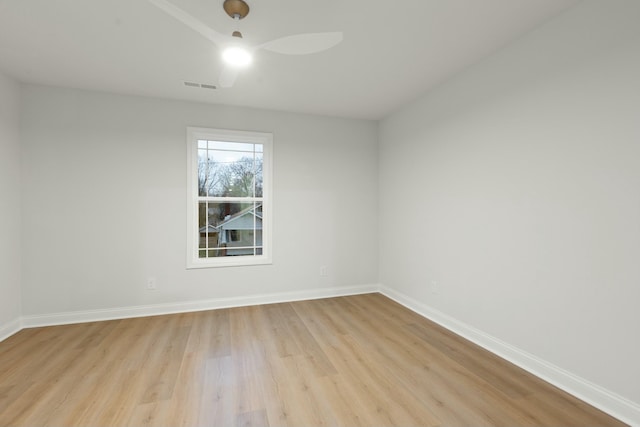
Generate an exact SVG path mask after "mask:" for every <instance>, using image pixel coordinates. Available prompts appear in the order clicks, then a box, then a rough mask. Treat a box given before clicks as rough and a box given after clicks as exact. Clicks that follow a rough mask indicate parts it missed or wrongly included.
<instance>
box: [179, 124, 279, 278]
mask: <svg viewBox="0 0 640 427" xmlns="http://www.w3.org/2000/svg"><path fill="white" fill-rule="evenodd" d="M188 139H189V147H190V150H189V151H190V166H191V167H190V171H189V175H190V179H189V181H190V192H191V193H192V197H191V201H190V206H191V209H190V210H191V218H192V221H191V222H192V224H191V225H190V228H191V230H190V235H191V237H192V238H191V244H190V250H191V252H192V254H191V255H192V259H191V264H192V265H191V266H194V267H195V266H222V265H246V264H256V263H266V262H270V257H269V256H268V255H269V252H270V251H269V249H270V248H268V240H267V239H266V237H267V236H268V235H269V232H270V230H269V227H268V222H267V221H266V219H268V218H267V217H268V215H269V212H268V207H269V202H270V200H268V198H267V197H266V196H267V194H268V192H267V191H266V190H267V188H265V187H266V186H268V185H269V172H270V170H269V169H270V168H269V166H270V162H269V160H270V148H271V135H270V134H263V133H255V132H240V131H220V130H215V129H193V128H190V130H189V138H188Z"/></svg>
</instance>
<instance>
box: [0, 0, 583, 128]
mask: <svg viewBox="0 0 640 427" xmlns="http://www.w3.org/2000/svg"><path fill="white" fill-rule="evenodd" d="M578 1H579V0H404V1H399V0H387V1H383V0H247V2H248V3H249V5H250V7H251V13H250V14H249V16H248V17H247V18H245V19H244V20H242V21H241V22H240V30H241V31H242V32H243V34H244V36H245V40H246V41H248V42H249V43H250V44H259V43H262V42H265V41H268V40H271V39H275V38H278V37H283V36H287V35H291V34H298V33H306V32H324V31H343V32H344V41H343V42H342V44H340V45H338V46H337V47H334V48H333V49H330V50H328V51H325V52H321V53H318V54H315V55H308V56H285V55H280V54H276V53H271V52H267V51H259V53H258V54H257V56H256V58H255V60H254V63H253V65H252V67H251V68H250V69H247V70H244V71H243V72H242V73H241V74H240V76H239V77H238V79H237V81H236V84H235V86H234V87H232V88H228V89H215V90H209V89H200V88H192V87H186V86H185V85H184V83H183V82H184V81H191V82H199V83H209V84H216V83H217V78H218V73H219V71H220V68H221V62H220V59H219V52H218V49H217V47H216V46H215V45H213V44H212V43H211V42H209V41H208V40H206V39H205V38H204V37H202V36H201V35H200V34H198V33H195V32H194V31H192V30H191V29H189V28H188V27H186V26H184V25H183V24H181V23H180V22H178V21H176V20H175V19H174V18H172V17H170V16H168V15H166V14H165V13H164V12H162V11H161V10H159V9H158V8H156V7H154V6H153V5H152V4H151V3H149V2H148V1H147V0H0V71H2V72H4V73H5V74H7V75H9V76H12V77H14V78H16V79H18V80H19V81H22V82H28V83H38V84H46V85H55V86H63V87H73V88H81V89H93V90H99V91H108V92H115V93H123V94H138V95H148V96H154V97H161V98H169V99H179V100H193V101H200V102H208V103H215V104H228V105H241V106H251V107H259V108H267V109H274V110H283V111H293V112H303V113H312V114H322V115H331V116H341V117H349V118H364V119H380V118H382V117H384V116H386V115H387V114H389V113H391V112H393V111H394V110H396V109H397V108H399V107H401V106H402V105H404V104H406V103H407V102H410V101H411V100H413V99H415V98H417V97H418V96H420V95H421V94H423V93H425V92H426V91H428V90H429V89H430V88H432V87H434V86H435V85H438V84H440V83H442V82H443V81H444V80H446V79H447V78H449V77H451V76H452V75H454V74H456V73H458V72H460V71H461V70H462V69H464V68H465V67H468V66H469V65H471V64H473V63H475V62H477V61H479V60H481V59H482V58H483V57H485V56H487V55H489V54H491V53H492V52H494V51H496V50H497V49H499V48H501V47H503V46H505V45H506V44H508V43H509V42H510V41H512V40H514V39H516V38H518V37H520V36H522V35H523V34H524V33H526V32H528V31H530V30H531V29H533V28H535V27H536V26H538V25H540V24H542V23H543V22H545V21H546V20H548V19H550V18H551V17H553V16H554V15H556V14H558V13H560V12H562V11H563V10H564V9H566V8H567V7H569V6H571V5H573V4H575V3H577V2H578ZM172 2H173V3H174V4H175V5H176V6H178V7H180V8H182V9H184V10H185V11H187V12H189V13H190V14H192V15H194V16H196V17H198V18H199V19H200V20H201V21H203V22H205V23H206V24H208V25H209V26H211V27H212V28H214V29H216V30H218V31H219V32H223V33H230V32H231V31H232V30H233V29H234V23H233V21H232V20H231V19H230V18H229V17H228V16H227V15H226V14H225V13H224V11H223V9H222V3H223V0H172Z"/></svg>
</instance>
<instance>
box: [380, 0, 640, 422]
mask: <svg viewBox="0 0 640 427" xmlns="http://www.w3.org/2000/svg"><path fill="white" fill-rule="evenodd" d="M639 22H640V2H637V1H632V0H629V1H625V0H615V1H598V0H594V1H585V2H584V3H582V4H580V5H579V6H578V7H577V8H575V9H573V10H571V11H569V12H568V13H566V14H564V15H562V16H560V17H558V18H557V19H555V20H553V21H551V22H550V23H548V25H545V26H543V27H541V28H539V29H538V30H536V31H534V32H532V33H530V34H528V35H527V36H526V37H524V38H522V39H520V40H518V41H517V42H514V43H513V44H512V45H510V46H509V47H507V48H505V49H504V50H502V51H500V52H499V53H497V54H495V55H493V56H492V57H490V58H488V59H486V60H485V61H483V62H482V63H480V64H477V65H476V66H474V67H472V68H470V69H468V70H467V71H466V72H464V73H462V74H460V75H458V76H457V77H456V78H454V79H453V80H451V81H450V82H448V83H447V84H445V85H443V86H441V87H439V88H437V89H436V90H434V91H433V92H431V93H429V94H428V95H427V96H425V97H423V98H422V99H419V100H418V101H416V102H415V103H413V104H411V105H409V106H407V107H405V108H404V109H402V110H401V111H399V112H397V113H396V114H393V115H392V116H390V117H388V118H386V119H385V120H383V121H382V122H381V123H380V134H379V141H380V154H379V159H380V166H379V167H380V177H379V180H380V193H379V200H380V236H381V238H380V242H379V245H380V282H381V283H382V284H383V285H384V286H386V287H388V288H390V289H391V290H392V291H394V292H396V293H398V294H399V295H403V296H406V297H408V298H410V299H413V300H415V301H419V302H420V303H422V304H425V305H426V306H428V307H430V308H432V309H434V310H435V311H437V312H440V313H444V314H445V315H447V316H450V317H452V318H454V319H456V320H457V321H460V322H463V323H464V324H467V325H470V326H471V327H473V328H476V329H478V330H480V331H483V332H484V333H487V334H489V335H491V336H493V337H496V338H498V339H500V340H502V341H504V342H506V343H508V344H510V345H513V346H515V347H517V348H519V349H521V350H524V351H525V352H528V353H530V354H532V355H534V356H536V357H538V358H540V359H542V360H544V361H547V362H550V363H551V364H553V365H556V366H557V367H560V368H562V369H565V370H567V371H569V372H571V373H573V374H575V375H578V376H579V377H581V378H583V379H586V380H588V381H590V382H592V383H595V384H597V385H598V386H600V387H604V388H605V389H606V390H608V391H611V392H613V393H615V394H618V395H620V396H622V397H624V398H626V399H629V400H631V401H633V402H640V364H639V363H638V361H639V360H640V339H639V335H638V334H639V327H640V309H639V303H640V25H639V24H638V23H639ZM433 281H435V282H436V286H435V288H432V282H433ZM434 291H435V292H434ZM637 422H638V421H637Z"/></svg>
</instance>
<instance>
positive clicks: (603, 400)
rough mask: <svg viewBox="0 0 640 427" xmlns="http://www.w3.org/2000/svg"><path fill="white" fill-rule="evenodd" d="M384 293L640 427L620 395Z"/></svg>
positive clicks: (638, 409) (639, 412) (639, 408)
mask: <svg viewBox="0 0 640 427" xmlns="http://www.w3.org/2000/svg"><path fill="white" fill-rule="evenodd" d="M380 293H382V294H383V295H385V296H387V297H389V298H391V299H392V300H394V301H396V302H398V303H399V304H402V305H403V306H405V307H407V308H408V309H410V310H412V311H414V312H416V313H418V314H419V315H421V316H423V317H425V318H427V319H429V320H432V321H434V322H436V323H438V324H439V325H441V326H443V327H445V328H447V329H449V330H450V331H452V332H454V333H456V334H458V335H460V336H462V337H464V338H466V339H468V340H469V341H472V342H473V343H475V344H478V345H479V346H481V347H483V348H485V349H486V350H489V351H490V352H492V353H494V354H497V355H498V356H500V357H502V358H503V359H506V360H508V361H509V362H511V363H513V364H514V365H517V366H519V367H521V368H523V369H525V370H526V371H528V372H530V373H532V374H533V375H535V376H537V377H539V378H542V379H543V380H545V381H547V382H549V383H551V384H553V385H555V386H556V387H558V388H560V389H562V390H564V391H566V392H568V393H570V394H572V395H574V396H576V397H577V398H579V399H581V400H583V401H585V402H587V403H589V404H590V405H592V406H594V407H596V408H598V409H600V410H602V411H604V412H606V413H608V414H610V415H611V416H613V417H615V418H618V419H619V420H620V421H622V422H625V423H627V424H630V425H632V426H638V427H640V405H639V404H638V403H635V402H632V401H630V400H628V399H626V398H624V397H622V396H619V395H617V394H615V393H613V392H611V391H609V390H607V389H605V388H603V387H600V386H598V385H596V384H593V383H591V382H589V381H587V380H585V379H584V378H581V377H579V376H577V375H574V374H572V373H571V372H568V371H566V370H564V369H562V368H559V367H558V366H555V365H553V364H551V363H549V362H546V361H545V360H542V359H540V358H538V357H536V356H534V355H532V354H529V353H527V352H525V351H523V350H521V349H519V348H517V347H514V346H512V345H510V344H508V343H506V342H504V341H501V340H499V339H497V338H495V337H493V336H491V335H489V334H487V333H485V332H483V331H481V330H478V329H476V328H474V327H472V326H470V325H468V324H466V323H463V322H460V321H459V320H457V319H455V318H453V317H451V316H448V315H446V314H444V313H442V312H440V311H438V310H435V309H433V308H431V307H429V306H428V305H426V304H423V303H421V302H420V301H417V300H415V299H413V298H411V297H408V296H406V295H404V294H402V293H400V292H397V291H395V290H393V289H390V288H387V287H385V286H384V285H381V286H380Z"/></svg>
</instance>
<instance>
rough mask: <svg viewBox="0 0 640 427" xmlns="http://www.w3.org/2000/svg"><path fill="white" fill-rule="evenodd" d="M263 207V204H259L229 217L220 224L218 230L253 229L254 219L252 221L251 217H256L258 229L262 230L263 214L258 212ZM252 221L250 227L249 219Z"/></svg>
mask: <svg viewBox="0 0 640 427" xmlns="http://www.w3.org/2000/svg"><path fill="white" fill-rule="evenodd" d="M261 207H262V204H261V203H260V204H257V205H255V206H249V207H248V208H245V209H243V210H241V211H240V212H237V213H235V214H233V215H230V216H227V217H226V218H225V219H224V220H223V221H222V222H221V223H219V224H218V226H217V229H218V230H221V229H222V230H243V229H253V228H254V227H253V219H250V216H255V217H256V218H257V221H256V228H262V212H261V211H258V209H260V208H261ZM248 218H249V219H250V226H249V224H248V223H247V219H248Z"/></svg>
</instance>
